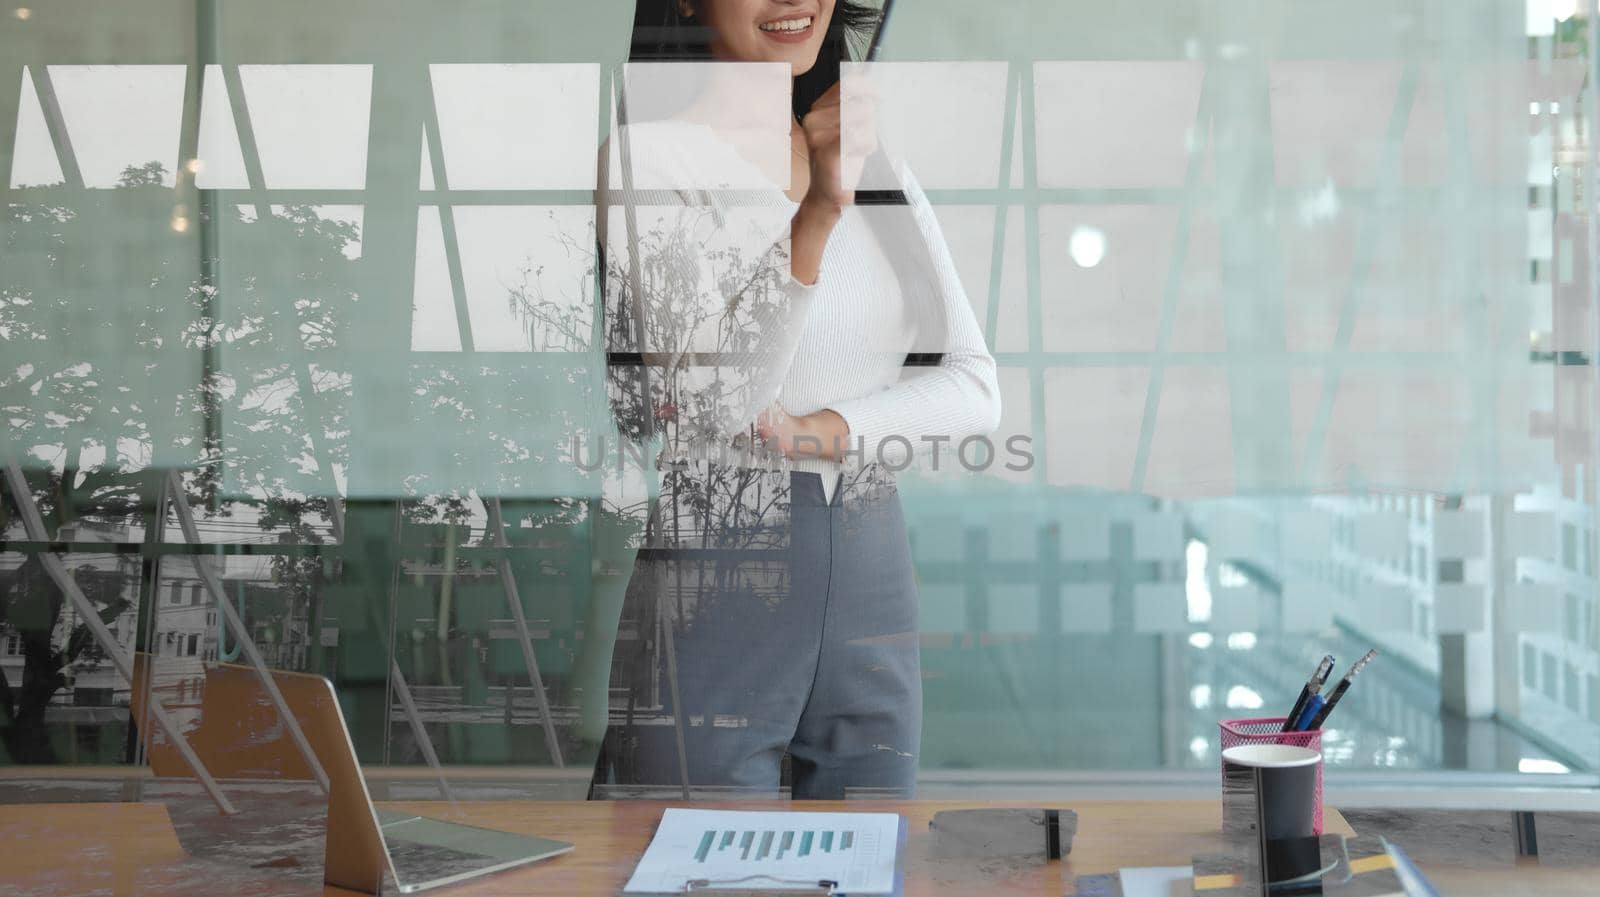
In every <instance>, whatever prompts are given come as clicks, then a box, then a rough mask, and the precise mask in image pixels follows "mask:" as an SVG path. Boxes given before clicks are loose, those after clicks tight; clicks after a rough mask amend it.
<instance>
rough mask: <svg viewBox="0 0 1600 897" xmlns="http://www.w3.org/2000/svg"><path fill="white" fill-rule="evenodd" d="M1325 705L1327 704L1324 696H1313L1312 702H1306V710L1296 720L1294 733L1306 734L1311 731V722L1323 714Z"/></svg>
mask: <svg viewBox="0 0 1600 897" xmlns="http://www.w3.org/2000/svg"><path fill="white" fill-rule="evenodd" d="M1325 703H1327V702H1325V701H1324V700H1323V699H1322V695H1312V696H1311V700H1309V701H1307V702H1306V709H1305V710H1302V711H1301V712H1300V716H1299V717H1298V718H1296V719H1295V722H1294V731H1296V732H1304V731H1306V730H1307V729H1310V728H1311V721H1312V720H1314V719H1316V718H1317V714H1318V713H1320V712H1322V706H1323V705H1324V704H1325Z"/></svg>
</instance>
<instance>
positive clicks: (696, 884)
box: [682, 875, 844, 897]
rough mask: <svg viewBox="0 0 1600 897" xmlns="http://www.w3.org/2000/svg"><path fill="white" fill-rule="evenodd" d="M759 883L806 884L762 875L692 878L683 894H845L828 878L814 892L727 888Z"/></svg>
mask: <svg viewBox="0 0 1600 897" xmlns="http://www.w3.org/2000/svg"><path fill="white" fill-rule="evenodd" d="M758 881H766V882H773V883H777V884H785V885H799V884H804V882H801V881H799V880H792V881H791V880H789V879H772V878H767V877H766V876H762V875H755V876H750V877H749V878H733V879H722V880H718V879H711V878H692V879H690V880H688V881H686V882H684V883H683V892H682V893H685V894H715V895H717V897H785V895H795V894H802V895H806V894H811V895H816V894H820V895H823V897H843V893H844V892H842V891H840V890H839V883H838V882H836V881H831V880H829V879H826V878H824V879H820V880H818V881H817V883H816V886H815V889H814V890H812V889H800V888H794V887H787V888H784V889H782V890H775V889H773V888H762V887H759V886H756V887H750V888H730V887H726V886H727V885H736V884H742V883H744V882H752V883H753V882H758Z"/></svg>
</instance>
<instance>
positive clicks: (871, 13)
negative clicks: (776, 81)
mask: <svg viewBox="0 0 1600 897" xmlns="http://www.w3.org/2000/svg"><path fill="white" fill-rule="evenodd" d="M878 19H879V13H878V11H877V10H876V9H873V8H872V7H870V6H867V5H865V4H862V3H854V2H850V0H838V2H837V3H835V4H834V7H833V18H832V20H830V21H829V22H828V33H827V34H825V35H823V37H822V46H821V47H820V48H819V49H818V50H817V64H816V65H813V66H812V67H811V70H810V71H808V72H806V73H805V74H803V75H801V76H800V77H798V78H796V79H794V114H795V116H796V117H800V116H804V115H805V114H806V113H807V112H808V111H810V110H811V104H812V103H815V102H816V101H817V99H818V98H819V97H821V96H822V95H823V94H824V93H826V92H827V90H828V88H830V87H832V86H833V85H835V84H837V83H839V64H840V63H842V62H844V61H846V60H847V59H849V58H850V40H851V39H852V38H854V39H855V40H858V41H865V40H868V39H870V38H871V36H872V30H873V28H874V27H875V26H876V25H877V23H878ZM710 58H711V29H710V28H708V27H706V26H705V25H701V24H700V23H698V22H696V21H695V20H694V18H693V17H692V16H691V17H688V18H685V17H684V16H683V15H682V14H680V13H679V12H678V0H635V4H634V11H633V40H632V42H631V43H630V44H629V47H628V61H629V62H642V61H647V60H656V61H660V60H687V59H710Z"/></svg>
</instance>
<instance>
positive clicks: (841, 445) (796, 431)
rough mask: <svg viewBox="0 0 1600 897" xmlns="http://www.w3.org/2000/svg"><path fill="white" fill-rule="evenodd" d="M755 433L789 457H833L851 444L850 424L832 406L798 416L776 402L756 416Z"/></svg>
mask: <svg viewBox="0 0 1600 897" xmlns="http://www.w3.org/2000/svg"><path fill="white" fill-rule="evenodd" d="M756 433H758V434H759V435H760V436H761V440H762V441H763V442H765V443H766V444H767V445H768V446H770V447H772V448H773V449H775V450H777V451H779V452H782V453H783V454H784V455H786V456H788V457H790V458H824V459H830V460H831V459H835V458H837V457H838V455H839V454H840V453H842V452H844V451H845V450H847V449H848V448H849V447H850V425H849V424H848V423H846V422H845V419H844V418H842V417H840V416H839V414H838V412H836V411H833V410H832V409H830V408H824V409H822V410H821V411H818V412H816V413H815V414H805V415H801V416H799V417H796V416H795V415H792V414H790V413H789V412H787V411H784V410H783V407H782V406H780V405H773V406H772V407H771V408H768V409H767V410H766V411H764V412H762V414H761V416H760V417H758V418H756Z"/></svg>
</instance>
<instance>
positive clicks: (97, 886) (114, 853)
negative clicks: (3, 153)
mask: <svg viewBox="0 0 1600 897" xmlns="http://www.w3.org/2000/svg"><path fill="white" fill-rule="evenodd" d="M1061 805H1062V806H1068V807H1070V808H1071V809H1073V810H1075V811H1077V813H1078V833H1077V836H1076V837H1075V838H1074V840H1073V845H1072V854H1071V855H1070V856H1069V857H1068V858H1067V859H1066V861H1065V862H1063V863H1059V864H1049V865H1044V866H1041V867H1039V868H1037V869H1035V870H1032V871H1030V872H1028V873H1026V874H1022V875H1017V876H1015V877H1011V878H1001V879H997V878H995V877H993V876H992V875H986V874H984V873H983V872H982V871H980V870H975V869H970V868H968V869H963V868H960V867H956V866H951V865H948V864H944V863H935V862H934V861H932V860H931V858H930V857H929V856H928V848H929V838H928V836H927V829H928V821H929V820H930V819H931V818H932V817H933V814H934V813H936V812H938V811H940V810H947V809H958V808H965V807H983V806H994V804H988V803H983V802H957V801H905V802H850V803H808V804H795V805H790V804H787V803H784V802H745V801H740V802H733V803H696V804H694V805H693V806H697V807H724V808H729V809H761V808H773V807H790V806H792V807H793V808H795V809H801V808H804V809H808V810H811V809H815V810H862V811H865V810H874V811H888V812H896V813H901V814H903V815H904V816H906V818H907V821H908V824H909V827H910V832H911V837H910V839H909V843H908V844H907V847H906V862H905V868H906V891H905V893H906V895H907V897H923V895H934V894H965V893H983V894H990V895H1000V897H1005V895H1024V894H1026V895H1037V897H1044V895H1049V897H1056V895H1060V894H1070V893H1072V881H1073V879H1074V878H1075V876H1077V875H1084V874H1091V873H1102V872H1112V871H1115V870H1116V869H1118V868H1119V867H1122V866H1162V865H1182V864H1187V863H1188V862H1189V859H1190V857H1191V856H1192V855H1194V854H1197V853H1207V852H1217V851H1220V850H1222V849H1223V847H1224V845H1223V842H1222V836H1221V833H1220V831H1219V828H1220V825H1219V819H1218V815H1217V805H1216V804H1215V803H1213V802H1136V801H1127V802H1109V801H1068V802H1065V803H1064V804H1061ZM383 806H385V807H389V808H393V809H404V810H409V811H413V812H418V813H424V814H427V815H430V816H434V817H438V818H457V819H459V820H460V821H465V822H470V823H472V824H474V825H482V826H487V827H490V828H499V829H503V830H506V831H517V832H526V833H529V834H538V835H543V836H546V837H551V838H559V839H562V840H566V841H571V842H573V843H575V844H577V845H578V849H577V850H575V851H573V852H572V853H570V854H567V855H566V856H563V857H559V858H557V859H554V860H551V861H549V862H546V863H541V864H538V865H535V866H530V867H527V868H524V869H519V870H513V871H510V872H506V873H501V874H499V875H494V876H490V877H487V878H484V879H480V880H478V881H475V882H470V883H467V884H464V885H460V886H456V887H454V888H448V889H444V890H442V891H439V892H435V893H439V894H441V895H449V897H490V895H495V897H501V895H503V897H512V895H515V897H526V895H532V894H560V895H565V897H590V895H593V897H602V895H603V897H614V895H616V894H617V893H618V892H619V891H620V890H621V887H622V884H623V882H624V881H625V880H626V879H627V877H628V874H629V873H630V872H631V871H632V869H633V865H634V863H635V861H636V860H637V859H638V857H639V854H640V853H641V852H642V851H643V850H644V847H645V845H646V844H647V843H648V842H649V840H650V836H651V835H652V834H653V832H654V830H655V825H656V821H657V820H658V819H659V818H660V813H661V811H662V810H663V809H664V808H666V807H668V806H683V804H680V803H667V802H646V801H618V802H592V803H586V802H575V801H495V802H462V803H461V804H459V805H458V806H459V814H452V813H451V812H450V810H449V807H448V805H445V804H440V803H437V802H396V803H385V804H383ZM1328 827H1329V830H1330V831H1345V832H1348V831H1349V827H1348V825H1347V824H1346V823H1345V821H1344V819H1343V817H1341V816H1339V814H1337V813H1336V812H1335V813H1330V815H1329V819H1328ZM0 843H5V844H7V846H8V850H7V854H8V857H7V859H6V860H5V861H3V865H4V867H5V868H4V870H3V871H4V878H5V879H6V880H7V884H8V893H16V894H20V895H28V897H32V895H57V894H77V893H84V892H85V891H91V890H98V891H101V892H109V893H114V894H118V895H123V894H129V895H152V897H153V895H166V894H200V893H230V894H241V895H252V897H256V895H259V897H266V895H285V897H290V895H293V897H308V895H316V894H322V895H323V897H328V895H339V897H348V895H350V894H351V893H352V892H348V891H343V890H340V889H336V888H326V889H325V888H323V887H322V885H321V882H320V881H319V880H318V877H317V872H318V871H319V869H318V868H316V866H319V865H320V856H318V857H316V858H315V859H314V860H312V861H311V862H300V863H298V865H296V864H295V861H290V860H286V859H285V858H283V857H281V856H277V855H276V854H277V853H281V851H274V850H272V849H270V848H269V845H267V844H266V843H265V842H254V841H253V842H252V843H238V844H234V845H231V848H232V853H230V854H228V855H227V858H226V859H219V858H216V857H195V856H191V855H189V854H188V853H186V852H185V851H184V849H183V848H182V847H181V846H180V845H179V843H178V839H177V837H176V836H175V834H174V831H173V826H172V823H171V821H170V819H169V817H168V814H167V810H166V808H165V807H164V806H162V805H160V804H153V803H144V804H46V805H13V806H11V807H6V808H4V812H0ZM318 847H319V848H320V842H319V844H318ZM1422 853H1425V851H1417V850H1413V855H1414V856H1418V855H1419V854H1422ZM1479 857H1480V860H1479V861H1473V862H1466V863H1461V862H1456V861H1452V862H1450V863H1447V864H1446V863H1432V864H1430V863H1428V862H1427V861H1426V860H1425V859H1424V858H1423V857H1422V856H1418V859H1419V862H1420V863H1421V864H1422V865H1423V866H1424V869H1425V871H1427V872H1428V874H1429V875H1430V877H1432V878H1433V879H1434V882H1435V884H1437V885H1438V886H1439V888H1440V890H1441V891H1442V892H1443V893H1445V894H1450V895H1454V897H1474V895H1485V897H1487V895H1491V894H1492V895H1495V897H1507V895H1520V894H1537V895H1540V897H1545V895H1555V897H1564V895H1569V894H1570V895H1574V897H1576V895H1586V897H1592V895H1593V894H1594V884H1593V882H1594V880H1595V877H1596V876H1600V852H1597V853H1596V855H1595V859H1594V860H1593V861H1592V862H1590V863H1587V864H1570V863H1569V864H1550V863H1546V864H1543V865H1540V864H1538V863H1537V862H1524V863H1522V864H1520V865H1519V864H1517V863H1516V862H1514V861H1512V860H1510V859H1509V858H1505V857H1500V856H1498V855H1494V852H1493V851H1486V852H1481V853H1480V854H1479Z"/></svg>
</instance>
